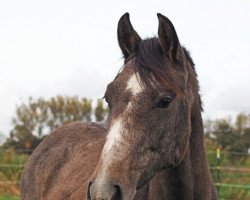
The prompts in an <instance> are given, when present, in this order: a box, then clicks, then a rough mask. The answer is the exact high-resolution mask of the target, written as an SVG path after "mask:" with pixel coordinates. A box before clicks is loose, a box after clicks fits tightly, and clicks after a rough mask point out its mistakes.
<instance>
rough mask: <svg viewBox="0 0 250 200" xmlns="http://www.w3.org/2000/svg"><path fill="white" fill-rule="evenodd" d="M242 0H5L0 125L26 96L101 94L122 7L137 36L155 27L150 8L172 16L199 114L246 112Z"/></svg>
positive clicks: (0, 21)
mask: <svg viewBox="0 0 250 200" xmlns="http://www.w3.org/2000/svg"><path fill="white" fill-rule="evenodd" d="M249 10H250V1H248V0H237V1H235V0H232V1H230V0H220V1H218V0H209V1H206V2H205V1H200V0H199V1H198V0H197V1H194V0H193V1H190V0H189V1H184V0H183V1H177V0H175V1H173V0H171V1H170V0H158V1H156V0H151V1H146V0H143V1H139V0H136V1H135V0H126V1H118V0H112V1H108V0H105V1H85V0H78V1H62V0H58V1H53V0H49V1H47V0H43V1H34V0H30V1H27V0H22V1H20V0H8V1H1V3H0V97H1V101H0V132H2V133H5V134H8V132H9V130H10V122H11V117H12V116H13V115H14V111H15V106H16V105H17V104H20V103H21V102H22V101H27V99H28V97H29V96H32V97H41V96H43V97H46V98H49V97H51V96H55V95H58V94H60V95H78V96H81V97H89V98H100V97H102V96H103V94H104V91H105V88H106V85H107V83H109V82H110V81H111V80H112V79H113V78H114V76H115V75H116V73H117V72H118V70H119V69H120V67H121V66H122V60H121V59H120V58H121V52H120V49H119V48H118V44H117V37H116V28H117V22H118V20H119V18H120V17H121V15H122V14H124V13H125V12H129V13H130V17H131V22H132V24H133V26H134V28H135V29H136V30H137V32H138V33H139V34H140V35H141V37H151V36H154V35H156V33H157V27H158V21H157V16H156V13H157V12H160V13H162V14H164V15H165V16H167V17H168V18H169V19H170V20H171V21H172V22H173V24H174V26H175V28H176V30H177V33H178V36H179V39H180V42H181V43H182V44H183V45H184V46H185V47H186V48H187V49H189V50H190V51H191V55H192V57H193V60H194V61H195V63H196V69H197V73H198V78H199V81H200V85H201V94H202V97H203V102H204V108H205V112H204V117H205V118H208V117H209V118H217V117H222V116H226V115H229V114H231V115H235V114H236V113H238V112H243V111H244V112H250V103H249V101H250V53H249V52H250V12H249Z"/></svg>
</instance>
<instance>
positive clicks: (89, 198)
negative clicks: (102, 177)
mask: <svg viewBox="0 0 250 200" xmlns="http://www.w3.org/2000/svg"><path fill="white" fill-rule="evenodd" d="M92 183H93V182H92V181H89V184H88V189H87V200H91V196H90V187H91V185H92Z"/></svg>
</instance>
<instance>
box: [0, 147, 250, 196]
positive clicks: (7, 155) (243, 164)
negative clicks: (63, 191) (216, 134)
mask: <svg viewBox="0 0 250 200" xmlns="http://www.w3.org/2000/svg"><path fill="white" fill-rule="evenodd" d="M28 157H29V156H28V155H27V154H17V153H15V152H14V151H11V150H8V151H5V152H2V151H0V200H18V199H19V197H18V196H19V180H20V177H21V173H22V169H23V166H24V164H25V163H26V162H27V160H28ZM208 160H209V165H210V167H211V173H212V175H213V177H214V180H215V182H217V183H221V185H220V187H218V188H219V194H220V200H249V199H250V182H249V180H250V156H249V155H237V156H235V155H234V157H232V155H231V154H227V153H225V154H224V153H223V154H221V159H220V161H219V163H218V160H216V153H215V152H214V151H210V152H208ZM218 166H220V167H219V168H217V167H218ZM240 169H246V170H240ZM6 183H7V184H6ZM223 184H224V185H223ZM242 186H243V187H242ZM1 195H2V196H1ZM4 195H5V196H4Z"/></svg>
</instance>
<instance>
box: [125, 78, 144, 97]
mask: <svg viewBox="0 0 250 200" xmlns="http://www.w3.org/2000/svg"><path fill="white" fill-rule="evenodd" d="M139 81H140V80H139V76H137V75H136V74H133V75H132V76H131V77H130V78H129V80H128V84H127V88H126V89H127V90H131V91H132V94H133V95H137V94H138V93H140V92H142V86H141V84H140V82H139Z"/></svg>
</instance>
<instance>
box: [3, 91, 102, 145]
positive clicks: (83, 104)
mask: <svg viewBox="0 0 250 200" xmlns="http://www.w3.org/2000/svg"><path fill="white" fill-rule="evenodd" d="M95 114H96V116H98V117H97V120H103V119H106V115H107V113H106V108H104V106H103V104H102V102H101V100H99V101H98V105H97V107H96V111H95ZM92 115H93V109H92V100H90V99H86V98H78V97H77V96H75V97H67V96H57V97H52V98H50V99H48V100H46V99H44V98H39V99H33V98H29V100H28V102H27V103H22V104H21V105H19V106H17V107H16V114H15V116H14V117H13V119H12V126H13V128H12V130H11V132H10V137H9V138H8V139H7V141H6V143H5V145H4V146H5V147H11V146H12V147H14V148H16V149H18V148H25V149H29V148H35V147H36V146H37V145H38V144H39V143H40V142H41V141H42V140H43V138H44V137H45V135H46V134H49V133H50V132H52V131H53V130H54V129H55V128H57V127H58V126H61V125H63V124H67V123H70V122H73V121H83V122H86V121H90V120H91V117H92Z"/></svg>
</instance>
